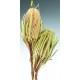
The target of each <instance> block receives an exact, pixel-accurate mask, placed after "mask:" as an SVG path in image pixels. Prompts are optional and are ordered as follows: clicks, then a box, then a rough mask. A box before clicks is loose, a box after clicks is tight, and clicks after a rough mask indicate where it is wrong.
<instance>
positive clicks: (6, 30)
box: [0, 0, 80, 80]
mask: <svg viewBox="0 0 80 80" xmlns="http://www.w3.org/2000/svg"><path fill="white" fill-rule="evenodd" d="M60 5H61V6H60V7H61V10H60V11H61V13H60V16H61V17H60V19H61V20H60V54H57V55H56V56H55V57H54V58H53V60H52V61H51V62H49V63H48V64H47V65H46V66H45V68H42V71H40V73H39V74H40V76H39V80H80V0H61V2H60ZM57 56H58V58H59V59H58V58H57V60H55V59H56V57H57ZM51 64H54V67H53V69H52V68H51ZM48 65H50V66H48ZM49 68H51V69H50V70H49ZM47 69H48V70H47ZM51 70H52V72H51ZM44 71H46V72H44ZM47 72H48V74H47ZM41 73H42V74H41ZM45 73H46V75H45ZM50 73H51V74H50ZM29 79H30V78H29V76H28V78H27V80H29ZM0 80H25V79H24V75H22V70H21V61H20V1H19V0H0Z"/></svg>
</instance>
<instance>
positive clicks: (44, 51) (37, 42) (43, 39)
mask: <svg viewBox="0 0 80 80" xmlns="http://www.w3.org/2000/svg"><path fill="white" fill-rule="evenodd" d="M33 6H34V4H33V0H31V4H30V8H29V9H28V11H27V12H26V13H25V14H24V16H23V19H22V23H21V35H22V38H23V40H24V42H25V44H26V45H27V47H28V48H29V51H30V62H31V76H32V80H37V75H38V70H39V69H40V67H41V66H42V65H44V64H45V63H46V62H47V61H48V60H50V59H51V57H52V56H53V55H54V54H55V53H52V51H53V50H54V48H55V46H56V44H57V43H58V38H57V37H56V36H55V33H54V32H53V31H50V30H44V29H43V30H42V27H43V22H42V20H41V17H40V11H39V10H38V9H37V7H33Z"/></svg>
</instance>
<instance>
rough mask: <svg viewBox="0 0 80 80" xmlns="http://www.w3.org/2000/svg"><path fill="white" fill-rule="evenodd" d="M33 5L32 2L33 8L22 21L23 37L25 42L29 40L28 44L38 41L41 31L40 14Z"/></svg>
mask: <svg viewBox="0 0 80 80" xmlns="http://www.w3.org/2000/svg"><path fill="white" fill-rule="evenodd" d="M32 5H33V3H32V1H31V7H30V8H29V10H28V11H27V12H26V14H24V16H23V19H22V37H23V40H24V41H26V40H27V41H28V42H32V40H35V39H37V38H38V35H39V33H40V30H41V27H40V25H41V17H40V12H39V10H38V9H37V8H35V7H33V6H32Z"/></svg>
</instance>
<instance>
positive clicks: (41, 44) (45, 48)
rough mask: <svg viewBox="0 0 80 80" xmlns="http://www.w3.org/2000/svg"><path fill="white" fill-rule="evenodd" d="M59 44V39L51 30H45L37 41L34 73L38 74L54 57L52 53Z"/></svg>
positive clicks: (34, 55) (34, 51)
mask: <svg viewBox="0 0 80 80" xmlns="http://www.w3.org/2000/svg"><path fill="white" fill-rule="evenodd" d="M57 42H58V37H56V36H55V34H54V32H52V31H50V30H43V31H42V32H41V34H40V35H39V38H38V39H37V42H36V45H35V47H34V50H33V53H34V54H33V68H34V73H36V72H38V70H39V69H40V67H41V66H42V65H44V64H45V63H46V62H47V61H48V60H50V59H51V57H52V56H53V55H54V53H52V51H53V49H54V48H55V46H56V44H57Z"/></svg>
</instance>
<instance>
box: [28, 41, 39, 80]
mask: <svg viewBox="0 0 80 80" xmlns="http://www.w3.org/2000/svg"><path fill="white" fill-rule="evenodd" d="M28 44H29V50H30V61H31V75H32V80H37V75H38V70H36V71H35V70H34V68H33V50H32V43H30V42H28Z"/></svg>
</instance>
